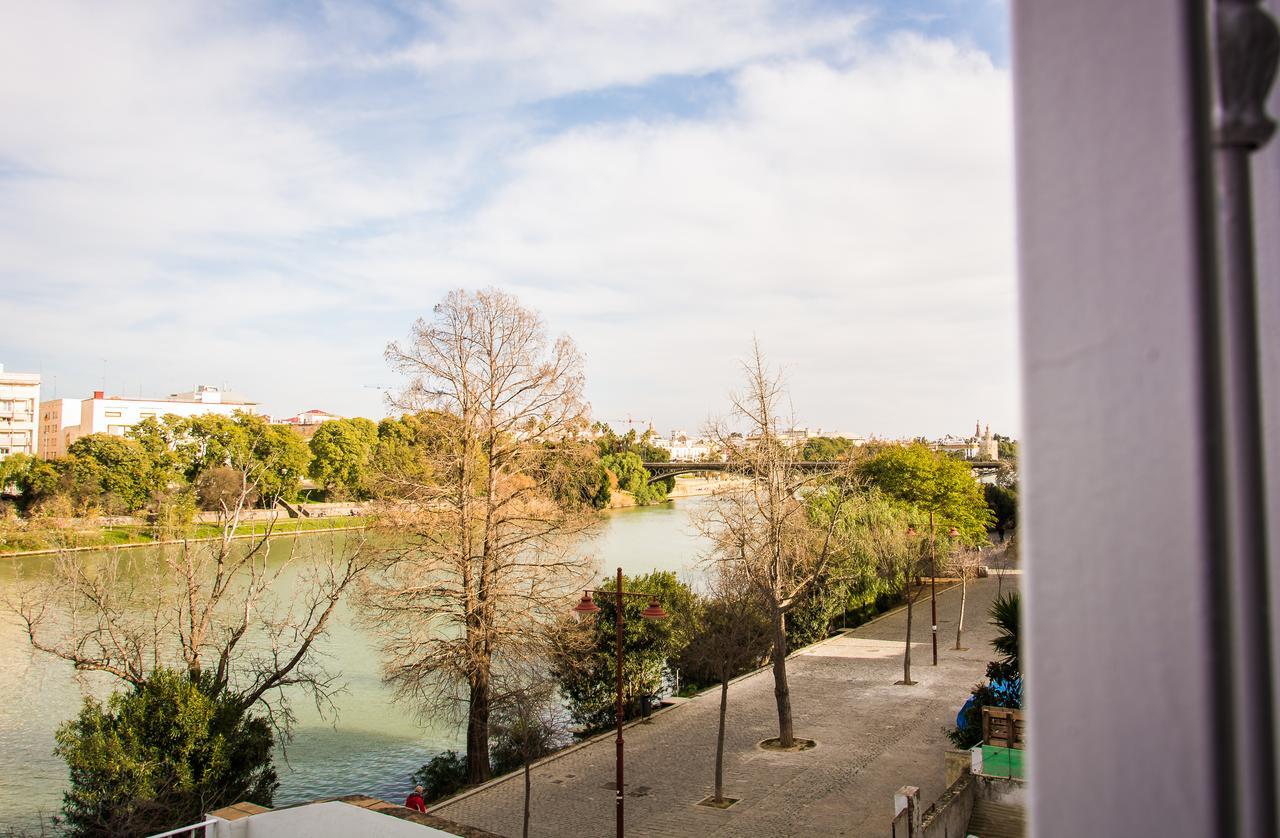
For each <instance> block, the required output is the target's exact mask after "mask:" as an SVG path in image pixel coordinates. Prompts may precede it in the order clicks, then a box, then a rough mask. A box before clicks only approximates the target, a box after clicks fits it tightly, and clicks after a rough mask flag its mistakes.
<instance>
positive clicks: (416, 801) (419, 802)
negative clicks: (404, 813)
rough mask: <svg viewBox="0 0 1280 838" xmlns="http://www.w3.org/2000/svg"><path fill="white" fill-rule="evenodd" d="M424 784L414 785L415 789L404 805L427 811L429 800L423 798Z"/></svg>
mask: <svg viewBox="0 0 1280 838" xmlns="http://www.w3.org/2000/svg"><path fill="white" fill-rule="evenodd" d="M422 792H423V788H422V786H414V789H413V791H411V792H410V793H409V796H408V797H406V798H405V801H404V805H405V806H407V807H408V808H410V809H414V810H416V811H419V812H425V811H427V801H425V800H423V799H422Z"/></svg>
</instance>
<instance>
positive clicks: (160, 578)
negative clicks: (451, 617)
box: [8, 469, 373, 733]
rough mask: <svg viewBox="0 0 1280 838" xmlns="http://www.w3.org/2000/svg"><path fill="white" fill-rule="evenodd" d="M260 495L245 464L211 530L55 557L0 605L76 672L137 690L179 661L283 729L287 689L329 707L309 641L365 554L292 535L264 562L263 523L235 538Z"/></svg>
mask: <svg viewBox="0 0 1280 838" xmlns="http://www.w3.org/2000/svg"><path fill="white" fill-rule="evenodd" d="M257 492H258V488H257V481H256V480H255V479H254V476H253V474H252V473H251V471H250V470H248V469H246V470H243V471H241V473H240V485H239V489H238V491H237V492H236V494H235V496H234V497H228V498H226V499H225V500H224V503H223V509H222V513H221V515H220V522H219V523H220V534H219V535H218V537H216V538H214V539H212V540H208V541H197V540H185V541H183V542H182V543H181V544H179V545H173V546H170V547H160V548H157V553H151V552H148V553H147V554H141V553H129V554H123V553H117V554H115V555H113V556H111V557H109V558H108V559H106V560H104V561H98V562H95V561H87V560H85V558H84V557H83V556H81V555H77V554H74V553H63V554H60V555H58V556H57V558H56V560H55V569H54V572H53V573H52V574H50V575H49V576H48V577H46V578H44V579H43V580H41V581H39V582H36V583H33V584H30V585H22V586H19V588H18V590H17V594H16V596H15V598H14V599H12V600H10V601H9V603H8V605H9V607H10V608H11V609H12V610H13V611H15V612H16V613H17V614H18V616H19V618H20V619H21V620H22V622H23V624H24V626H25V629H26V634H27V637H28V639H29V641H30V643H31V645H32V646H33V647H35V648H36V649H38V650H40V651H42V652H45V653H48V654H50V655H53V656H55V657H58V658H61V659H62V660H65V661H67V662H69V663H71V664H72V666H74V667H75V668H76V669H77V670H79V671H100V672H106V673H109V674H111V675H114V676H115V677H116V678H119V679H120V680H122V681H125V682H127V683H129V684H132V685H135V686H138V685H141V684H143V683H144V682H146V680H147V678H148V677H149V676H150V674H151V673H152V672H154V671H155V670H156V669H158V668H160V667H177V668H180V669H182V670H184V671H185V672H187V673H188V674H189V675H190V676H192V677H193V678H199V679H201V680H204V681H205V683H207V684H209V685H210V686H211V688H212V689H213V690H215V691H216V692H218V693H225V694H229V695H232V696H234V697H235V702H236V703H237V704H238V705H239V706H240V707H241V709H243V710H247V709H248V708H249V707H251V706H253V705H255V704H259V703H260V704H261V705H262V706H263V707H264V708H265V709H266V710H267V711H268V715H269V717H270V719H271V722H272V724H274V725H275V726H276V728H277V729H278V730H281V731H283V732H286V733H287V731H288V729H289V725H290V723H291V722H292V715H291V713H290V711H289V705H288V702H287V700H286V699H287V695H286V693H285V690H286V688H290V687H297V688H301V689H303V690H304V691H307V692H309V693H310V694H311V696H312V698H313V699H314V700H315V701H316V702H317V704H318V705H323V704H326V703H329V696H330V693H331V689H332V686H333V683H334V678H335V676H334V675H333V674H331V673H329V672H328V671H327V670H325V668H324V666H323V665H322V664H321V663H320V662H319V661H318V659H317V658H316V656H315V655H314V654H313V652H314V645H315V643H316V641H317V640H318V639H319V638H320V637H322V636H323V635H324V633H325V630H326V628H327V626H328V622H329V619H330V617H331V616H332V614H333V611H334V609H335V608H336V606H337V604H338V602H339V600H340V599H341V598H342V596H343V594H344V593H345V592H346V591H347V589H348V588H349V587H350V586H351V585H352V583H353V582H354V581H355V579H356V578H357V577H359V576H360V574H361V573H363V572H364V571H365V569H366V568H367V567H368V566H369V564H370V562H371V556H372V552H373V551H371V550H369V549H366V544H365V540H364V537H363V535H359V536H356V535H350V534H347V535H344V536H343V537H342V538H341V540H338V541H333V542H328V543H325V542H320V541H318V540H313V541H308V542H307V543H306V545H305V546H300V545H301V542H300V541H298V540H296V539H295V540H293V541H291V542H290V547H289V553H288V555H287V556H286V557H285V559H284V560H283V561H282V562H281V563H280V564H278V565H276V566H275V567H274V568H273V567H269V565H268V560H267V555H268V551H269V549H270V545H271V544H272V536H273V534H274V532H273V526H272V524H271V523H270V522H268V523H267V524H266V526H265V528H264V531H263V533H262V534H261V535H256V536H254V537H251V538H248V539H238V538H236V528H237V527H238V526H239V524H240V521H241V515H242V513H243V512H244V510H245V508H246V506H247V505H248V504H249V503H250V502H251V499H252V498H253V497H255V496H256V495H257ZM299 565H301V570H300V580H299V581H298V583H297V584H295V586H294V588H295V591H296V593H295V595H294V597H293V598H292V599H290V600H288V601H285V600H282V599H281V598H280V597H279V596H278V586H277V585H276V582H277V580H278V579H279V577H280V575H281V573H282V572H284V571H285V570H286V569H290V568H294V567H298V566H299Z"/></svg>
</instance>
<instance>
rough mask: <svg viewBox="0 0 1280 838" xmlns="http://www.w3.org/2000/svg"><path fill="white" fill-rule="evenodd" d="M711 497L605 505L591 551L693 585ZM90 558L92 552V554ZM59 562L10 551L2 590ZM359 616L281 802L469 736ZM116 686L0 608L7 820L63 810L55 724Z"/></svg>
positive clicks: (393, 774) (399, 778) (293, 576)
mask: <svg viewBox="0 0 1280 838" xmlns="http://www.w3.org/2000/svg"><path fill="white" fill-rule="evenodd" d="M703 503H705V501H704V500H702V499H699V498H690V499H687V500H682V501H680V502H678V503H673V504H665V505H663V506H657V507H647V508H643V509H621V510H614V511H611V512H608V513H606V514H605V521H604V524H603V526H602V528H601V530H600V532H599V533H598V534H597V535H596V536H595V537H594V538H593V539H592V540H591V541H590V542H589V543H587V544H584V546H583V549H584V552H587V553H588V554H590V555H592V556H593V557H594V558H595V559H596V561H597V564H598V566H599V568H600V570H601V572H602V573H603V572H606V571H612V569H613V568H616V567H619V566H621V567H622V568H623V571H624V572H625V573H627V574H636V573H645V572H648V571H650V570H670V571H674V572H675V573H677V574H678V575H680V577H681V578H683V579H685V580H686V581H690V582H693V583H695V584H696V583H697V581H698V580H699V579H700V578H701V575H702V574H701V572H700V570H699V560H700V559H701V556H702V551H703V550H705V543H704V542H703V541H702V540H701V539H700V538H699V537H698V536H697V535H696V533H695V532H694V530H693V526H692V522H691V518H690V516H691V514H692V513H694V512H695V511H696V510H697V509H698V508H699V507H700V506H701V505H702V504H703ZM334 537H335V536H327V535H324V536H307V537H306V538H310V539H324V538H334ZM336 537H340V536H336ZM304 540H305V539H304ZM288 550H289V545H288V542H287V541H284V540H281V541H280V542H278V543H277V544H275V545H273V547H272V552H271V556H270V559H269V562H270V564H271V565H272V566H275V567H278V566H279V565H280V564H281V563H282V562H283V561H284V559H285V557H286V556H287V554H288ZM97 558H98V559H101V556H98V557H97ZM136 558H137V559H138V560H140V561H142V560H145V554H144V553H142V552H141V551H139V552H138V553H137V554H136ZM81 560H83V561H92V560H94V556H93V554H85V555H84V556H83V557H82V558H81ZM4 561H5V560H3V559H0V562H4ZM52 565H53V561H52V559H50V558H47V557H39V558H28V559H24V560H8V561H7V563H6V564H3V565H0V595H4V594H8V593H10V592H11V591H12V590H13V586H14V584H15V580H16V579H17V578H18V576H19V574H21V575H22V576H24V577H27V578H31V577H33V576H38V575H39V574H42V573H49V572H50V571H51V569H52ZM297 574H298V568H289V569H286V570H285V572H284V574H283V575H282V577H281V581H282V582H283V583H284V588H285V591H286V593H285V594H284V596H285V597H286V598H287V597H288V595H289V594H288V591H289V589H290V587H291V586H292V585H294V583H295V582H296V580H297ZM353 616H354V615H353V614H352V610H351V607H350V605H349V604H348V603H346V602H343V603H342V604H340V605H339V607H338V610H337V611H336V612H335V614H334V619H333V620H332V622H331V624H330V631H329V635H328V636H327V637H326V638H325V640H324V642H323V645H322V646H321V649H322V651H323V652H324V654H325V655H326V656H327V661H326V665H327V666H328V667H329V668H330V669H331V670H333V671H340V672H341V673H342V678H341V681H342V683H343V684H344V685H345V686H344V688H343V690H342V692H341V693H339V694H338V695H337V696H336V705H337V711H338V712H337V715H336V716H334V715H332V714H330V715H329V716H327V717H326V716H325V715H324V714H322V713H320V712H319V711H318V710H317V709H316V708H315V707H314V706H313V705H311V704H310V703H309V702H307V701H306V699H305V698H303V697H301V696H299V697H298V700H296V701H295V703H294V709H295V712H296V714H297V718H298V723H297V726H296V727H295V730H294V737H293V741H292V742H291V743H289V744H288V745H287V747H286V753H283V754H281V755H280V758H279V762H278V765H277V770H278V771H279V774H280V781H281V786H280V791H279V793H278V794H277V797H276V801H277V803H279V804H284V803H291V802H298V801H301V800H310V799H313V798H316V797H325V796H334V795H340V794H357V793H363V794H371V795H374V796H376V797H382V798H386V799H390V800H397V799H400V798H403V796H404V794H405V793H406V791H407V789H408V787H409V774H410V773H411V772H412V771H413V770H415V769H416V768H418V767H419V766H421V765H422V764H423V763H424V762H426V760H427V759H429V758H430V757H431V756H432V755H434V754H436V753H439V752H440V751H442V750H445V749H446V748H458V747H460V746H461V745H462V743H463V741H464V740H463V737H462V736H461V731H460V730H459V728H458V726H457V725H455V724H452V723H450V722H449V721H448V720H445V719H439V720H431V721H424V720H422V719H420V718H418V717H417V715H416V714H415V713H414V712H413V709H412V708H411V707H408V706H405V705H403V704H398V703H396V702H395V701H394V700H393V697H392V694H391V691H390V690H389V689H387V688H386V687H385V686H383V684H382V680H381V672H380V670H379V661H378V655H377V651H376V649H375V647H374V645H373V644H372V642H371V640H370V638H369V637H368V636H367V635H366V634H364V633H363V632H362V631H361V630H359V629H358V628H357V627H356V626H355V625H354V624H353ZM116 686H117V682H115V681H114V679H112V678H110V677H109V676H104V675H101V674H99V673H88V674H82V675H81V676H79V677H77V676H76V674H75V673H74V672H73V671H72V669H71V667H70V665H68V664H65V663H63V662H61V661H56V660H53V659H51V658H49V657H48V656H46V655H42V654H38V653H34V652H33V651H32V650H31V648H30V647H29V645H28V644H27V641H26V639H25V636H24V635H23V631H22V626H21V624H20V623H19V622H18V621H17V619H16V618H15V617H14V616H13V615H12V614H10V613H8V612H4V613H2V614H0V824H3V825H5V826H14V827H32V826H34V825H35V824H36V823H37V822H38V819H39V815H40V813H41V812H43V813H45V814H46V815H48V814H51V813H55V812H56V811H57V810H58V807H59V806H60V804H61V795H62V789H63V787H64V786H65V784H66V777H67V774H66V766H65V765H64V764H63V763H62V762H61V760H59V759H57V758H56V757H54V756H53V753H52V750H53V744H54V742H53V732H54V730H55V729H56V727H57V726H58V725H59V724H60V723H61V722H63V721H65V720H66V719H69V718H71V717H72V716H74V715H75V714H76V713H77V712H78V710H79V708H80V703H81V698H82V696H83V695H85V694H93V695H97V696H98V697H100V698H101V697H105V696H106V695H108V694H109V693H110V691H111V689H113V688H114V687H116ZM286 754H287V759H286Z"/></svg>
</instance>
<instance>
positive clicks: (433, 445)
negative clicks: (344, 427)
mask: <svg viewBox="0 0 1280 838" xmlns="http://www.w3.org/2000/svg"><path fill="white" fill-rule="evenodd" d="M459 433H461V429H460V427H459V424H458V420H457V418H456V417H454V416H451V415H449V414H447V413H444V412H441V411H435V410H423V411H418V412H416V413H405V414H403V415H402V416H400V417H398V418H387V419H383V420H382V421H381V422H379V423H378V441H377V443H376V444H375V445H374V451H373V461H372V464H371V470H372V472H373V474H374V478H373V479H372V480H371V486H370V492H371V493H372V494H373V495H374V496H376V497H389V498H403V497H412V496H414V495H416V494H417V493H418V491H420V489H421V487H423V486H429V485H432V484H434V483H435V482H436V479H437V477H438V476H439V475H438V471H439V469H438V466H439V462H440V458H441V456H442V455H444V454H445V453H447V452H448V451H450V450H451V446H452V442H451V440H452V439H455V438H456V437H457V435H458V434H459Z"/></svg>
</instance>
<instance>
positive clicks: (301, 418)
mask: <svg viewBox="0 0 1280 838" xmlns="http://www.w3.org/2000/svg"><path fill="white" fill-rule="evenodd" d="M341 418H342V417H341V416H339V415H338V414H336V413H329V412H328V411H325V410H308V411H306V412H304V413H299V414H298V415H297V416H290V417H289V418H287V419H275V420H273V421H274V422H275V424H277V425H319V424H320V423H321V422H328V421H329V420H330V419H341Z"/></svg>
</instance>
